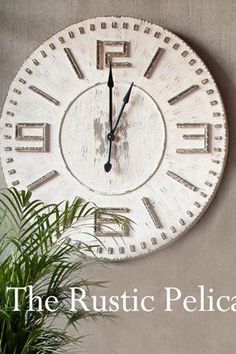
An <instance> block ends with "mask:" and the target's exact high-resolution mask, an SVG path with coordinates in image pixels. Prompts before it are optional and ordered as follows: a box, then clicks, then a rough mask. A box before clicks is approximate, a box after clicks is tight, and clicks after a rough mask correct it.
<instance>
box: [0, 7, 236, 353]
mask: <svg viewBox="0 0 236 354" xmlns="http://www.w3.org/2000/svg"><path fill="white" fill-rule="evenodd" d="M99 15H130V16H136V17H142V18H145V19H147V20H151V21H153V22H156V23H158V24H160V25H161V26H163V27H167V28H169V29H170V30H172V31H173V32H176V33H177V34H178V35H179V36H180V37H182V38H183V39H185V40H186V41H187V42H189V43H190V45H191V46H192V47H193V48H194V49H195V50H196V51H197V52H198V53H199V55H200V56H201V57H202V59H203V60H204V61H205V63H206V64H207V65H208V67H209V69H210V71H211V72H212V74H213V75H214V77H215V79H216V82H217V83H218V86H219V88H220V90H221V92H222V96H223V99H224V102H225V106H226V111H227V114H228V122H229V132H230V150H229V157H228V162H227V166H226V171H225V174H224V178H223V181H222V184H221V187H220V189H219V190H218V193H217V195H216V197H215V199H214V201H213V203H212V205H211V207H210V209H209V210H208V212H207V213H206V214H205V215H204V216H203V217H202V218H201V220H200V221H199V222H198V224H197V225H196V226H195V227H194V228H193V229H192V230H191V231H190V232H189V233H188V234H187V235H186V236H184V237H183V238H182V239H180V240H179V241H177V242H176V243H174V244H172V245H171V246H170V247H168V248H166V249H164V250H163V251H161V252H160V253H158V254H156V255H152V256H150V257H146V258H143V259H139V260H137V261H132V262H128V263H123V264H116V265H109V266H107V267H99V268H96V267H93V268H91V269H90V270H89V271H87V276H89V277H91V278H95V279H104V280H110V281H111V284H110V285H109V287H108V288H107V289H106V290H104V291H102V292H103V293H105V294H106V295H107V296H109V295H114V294H115V295H120V294H122V293H123V292H124V291H128V292H129V291H131V290H132V289H133V288H134V287H136V288H138V289H139V293H140V295H156V296H159V301H158V304H161V305H160V308H159V309H157V310H156V311H153V312H152V313H149V314H147V313H143V312H139V313H132V314H131V313H129V314H125V313H123V312H121V313H119V317H118V318H116V319H115V321H114V322H111V321H109V320H100V321H98V322H94V323H89V322H88V323H86V324H84V326H83V327H82V328H81V329H82V330H83V333H84V334H85V333H87V334H89V336H88V337H87V338H86V339H85V342H84V347H83V348H82V350H83V351H86V352H90V353H91V354H142V353H150V354H156V353H158V354H198V353H201V354H209V353H211V354H231V353H235V345H236V337H235V326H236V313H219V312H212V313H204V312H202V313H201V312H196V313H187V312H185V311H183V309H182V306H180V305H179V306H176V307H175V311H174V312H172V313H166V312H164V311H163V302H164V297H163V291H162V289H163V287H165V286H177V287H179V288H181V289H182V290H183V292H184V293H185V294H186V295H190V294H193V295H197V285H199V284H204V285H205V286H206V287H212V288H214V290H215V294H216V295H218V296H219V295H227V294H230V295H234V294H235V295H236V270H235V250H236V238H235V224H236V212H235V206H236V185H235V178H236V165H235V158H236V148H235V143H234V140H235V138H236V122H235V112H236V100H235V97H236V61H235V53H236V21H235V16H236V1H235V0H225V1H221V0H156V1H155V0H130V1H129V2H128V1H127V0H116V1H115V0H56V1H55V0H41V1H38V0H0V41H1V47H0V61H1V65H0V104H1V106H2V104H3V102H4V98H5V95H6V93H7V90H8V86H9V84H10V82H11V80H12V79H13V77H14V75H15V74H16V72H17V70H18V68H19V66H20V65H21V63H22V62H23V61H24V60H25V59H26V58H27V57H28V55H29V54H30V53H31V51H33V50H34V49H35V48H36V47H37V46H38V45H39V44H40V43H41V42H43V41H44V40H45V39H46V38H48V37H50V36H51V35H52V34H53V33H55V32H57V31H59V30H60V29H62V28H64V27H66V26H68V25H70V24H72V23H74V22H76V21H79V20H82V19H84V18H88V17H94V16H99ZM3 184H4V182H3V178H1V185H3ZM76 353H78V351H74V352H73V354H76Z"/></svg>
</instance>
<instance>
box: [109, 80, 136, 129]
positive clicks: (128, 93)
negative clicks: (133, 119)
mask: <svg viewBox="0 0 236 354" xmlns="http://www.w3.org/2000/svg"><path fill="white" fill-rule="evenodd" d="M133 85H134V83H133V82H132V84H131V85H130V88H129V89H128V91H127V93H126V95H125V97H124V98H123V104H122V106H121V110H120V112H119V115H118V118H117V121H116V124H115V126H114V128H113V130H112V135H114V133H115V131H116V128H117V126H118V124H119V121H120V118H121V116H122V113H123V111H124V109H125V106H126V105H127V103H128V102H129V99H130V94H131V91H132V87H133Z"/></svg>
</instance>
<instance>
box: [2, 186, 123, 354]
mask: <svg viewBox="0 0 236 354" xmlns="http://www.w3.org/2000/svg"><path fill="white" fill-rule="evenodd" d="M99 212H101V209H99V208H97V207H96V206H95V205H93V204H91V203H86V202H84V201H83V200H82V199H80V198H76V199H75V200H74V201H73V202H72V203H69V202H65V203H63V204H51V205H46V204H44V203H43V202H42V201H40V200H32V196H31V192H30V191H21V192H19V191H17V190H16V189H14V188H13V189H9V190H3V191H2V192H1V193H0V234H1V240H0V353H2V354H26V353H30V354H41V353H45V354H49V353H55V352H60V351H61V350H62V351H63V349H64V350H65V348H67V346H68V345H69V346H73V345H75V344H78V343H79V342H80V339H81V336H80V333H78V335H77V337H72V336H71V335H69V333H68V328H69V327H71V326H73V327H74V328H76V329H77V326H76V325H77V324H78V323H80V322H81V321H82V320H84V319H87V318H97V317H100V316H103V315H104V313H100V312H96V311H92V310H89V311H85V310H84V309H83V308H78V309H77V310H76V312H71V311H70V300H69V294H70V289H71V288H72V287H78V288H84V289H86V290H88V289H89V287H90V286H104V282H99V281H90V280H88V279H84V278H83V277H82V270H83V268H84V267H85V266H86V265H88V263H90V262H91V261H90V260H89V259H88V257H87V256H86V255H85V252H86V253H88V252H93V247H91V246H90V247H89V246H87V245H86V244H84V243H81V242H80V243H77V244H76V245H72V244H70V243H69V242H66V239H65V236H64V235H65V232H66V231H67V230H68V229H70V228H71V227H72V226H73V225H75V223H76V225H78V224H79V223H80V222H84V221H85V220H89V219H91V218H93V217H94V215H95V214H96V213H99ZM115 220H116V221H117V222H118V223H123V222H126V220H125V219H124V218H119V217H117V216H115ZM98 242H99V241H98ZM94 247H96V245H94ZM27 286H33V288H34V295H37V296H40V297H41V299H42V300H45V299H46V298H48V297H49V296H55V297H56V298H57V299H58V300H59V304H60V305H58V304H57V305H58V306H59V309H58V310H57V311H49V310H48V309H47V308H46V307H43V309H42V311H29V294H28V292H26V291H21V292H19V309H20V311H14V306H15V296H14V295H15V293H14V291H9V288H12V287H27ZM7 289H8V291H7ZM87 300H88V301H89V292H87ZM34 301H35V302H36V301H37V299H35V300H34ZM59 316H60V317H64V319H65V321H64V323H65V328H63V329H59V328H57V327H56V322H55V321H56V320H57V318H58V317H59Z"/></svg>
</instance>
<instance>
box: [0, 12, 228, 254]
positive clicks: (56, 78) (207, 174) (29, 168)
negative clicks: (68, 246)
mask: <svg viewBox="0 0 236 354" xmlns="http://www.w3.org/2000/svg"><path fill="white" fill-rule="evenodd" d="M111 73H112V75H113V82H114V87H113V90H112V105H111V108H110V107H109V104H110V103H109V100H110V89H109V87H108V84H109V80H108V78H109V77H110V76H109V75H111ZM132 83H133V84H132ZM127 95H128V96H129V97H128V96H127ZM127 101H128V102H127ZM110 113H111V114H112V124H113V127H112V129H113V130H112V131H111V126H110V124H111V123H110V120H109V119H110ZM120 113H121V114H120ZM119 115H120V119H119V121H117V120H118V118H119ZM116 123H117V126H116ZM109 133H110V138H109ZM111 133H112V134H111ZM1 142H2V146H1V156H2V158H1V159H2V166H3V170H4V174H5V179H6V182H7V185H8V186H16V187H17V188H18V189H27V188H28V189H31V190H32V191H33V195H34V197H35V198H40V199H42V200H44V201H45V202H60V201H62V200H72V199H74V197H75V196H80V197H82V198H84V199H85V200H87V201H93V202H95V203H96V204H97V205H99V206H101V207H104V208H107V210H108V211H112V212H113V213H118V214H120V215H124V216H127V217H129V218H130V219H131V220H133V221H134V224H133V227H132V228H128V227H125V228H123V229H119V227H118V226H115V225H114V224H112V223H111V220H109V218H108V219H105V220H104V219H102V218H101V219H96V220H93V222H92V231H91V232H90V233H93V234H95V236H96V238H100V239H101V241H102V243H101V245H100V246H98V247H97V248H96V250H95V254H96V256H97V257H100V258H104V259H108V260H124V259H127V258H131V257H136V256H140V255H145V254H148V253H150V252H152V251H155V250H157V249H159V248H161V247H164V246H166V245H168V244H169V243H170V242H172V241H174V240H175V239H177V238H178V237H179V236H180V235H182V234H183V233H184V232H186V230H188V229H189V228H190V227H191V226H192V225H193V224H194V223H195V222H196V221H197V220H198V218H199V217H200V216H201V215H202V214H203V212H204V211H205V210H206V208H207V207H208V205H209V203H210V201H211V200H212V198H213V196H214V193H215V191H216V189H217V187H218V185H219V182H220V179H221V176H222V172H223V168H224V164H225V159H226V153H227V126H226V118H225V112H224V108H223V104H222V101H221V97H220V94H219V91H218V89H217V87H216V84H215V82H214V80H213V78H212V76H211V75H210V73H209V71H208V70H207V68H206V66H205V65H204V64H203V62H202V61H201V59H200V58H199V57H198V56H197V55H196V54H195V53H194V51H193V50H192V49H191V48H190V47H189V46H188V45H186V43H184V42H183V41H182V40H181V39H180V38H179V37H177V36H176V35H174V34H173V33H171V32H169V31H167V30H164V29H163V28H162V27H160V26H157V25H155V24H151V23H149V22H147V21H143V20H139V19H135V18H130V17H117V18H116V17H98V18H93V19H89V20H85V21H83V22H80V23H77V24H74V25H72V26H70V27H68V28H66V29H65V30H63V31H61V32H59V33H57V34H55V35H54V36H52V37H51V38H50V39H49V40H47V41H46V42H44V43H43V44H42V45H41V46H40V47H39V48H37V49H36V50H35V51H34V53H33V54H32V55H31V56H30V57H29V58H28V59H27V61H26V62H25V63H24V64H23V66H22V67H21V69H20V70H19V72H18V73H17V75H16V77H15V79H14V80H13V82H12V85H11V87H10V89H9V92H8V96H7V98H6V102H5V105H4V108H3V112H2V119H1ZM110 148H111V150H110ZM109 151H110V156H109ZM106 163H108V165H109V164H111V165H109V166H110V167H109V168H108V169H109V171H105V169H104V165H105V164H106ZM108 165H107V166H108ZM73 237H74V240H80V239H81V238H82V240H83V241H84V242H87V243H89V244H94V243H96V244H97V243H98V241H97V239H96V238H94V235H89V233H88V234H83V235H81V234H80V233H75V235H74V236H73Z"/></svg>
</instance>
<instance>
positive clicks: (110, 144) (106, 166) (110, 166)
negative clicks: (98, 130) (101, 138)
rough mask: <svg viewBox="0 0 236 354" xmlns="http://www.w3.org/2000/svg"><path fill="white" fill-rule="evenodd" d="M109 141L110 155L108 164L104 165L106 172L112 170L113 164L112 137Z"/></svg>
mask: <svg viewBox="0 0 236 354" xmlns="http://www.w3.org/2000/svg"><path fill="white" fill-rule="evenodd" d="M108 140H109V153H108V161H107V163H105V165H104V169H105V171H106V172H109V171H110V170H111V168H112V164H111V148H112V137H111V138H108Z"/></svg>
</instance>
